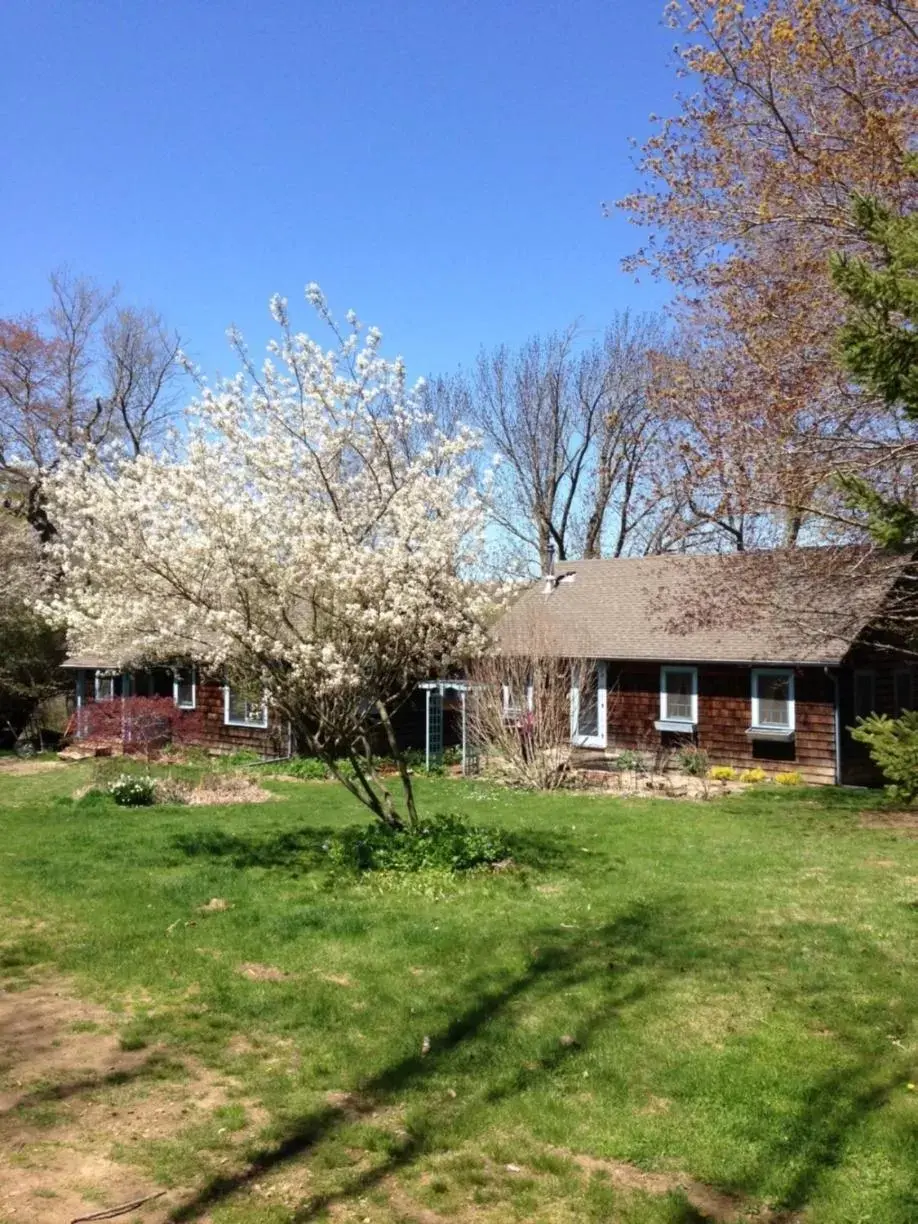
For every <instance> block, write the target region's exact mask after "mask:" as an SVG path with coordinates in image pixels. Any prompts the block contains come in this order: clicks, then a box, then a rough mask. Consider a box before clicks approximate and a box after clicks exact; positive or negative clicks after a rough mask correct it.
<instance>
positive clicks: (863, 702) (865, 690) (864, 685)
mask: <svg viewBox="0 0 918 1224" xmlns="http://www.w3.org/2000/svg"><path fill="white" fill-rule="evenodd" d="M876 689H877V675H876V672H872V671H856V672H855V673H854V717H855V718H869V717H870V715H871V714H873V713H875V711H876V705H877V693H876Z"/></svg>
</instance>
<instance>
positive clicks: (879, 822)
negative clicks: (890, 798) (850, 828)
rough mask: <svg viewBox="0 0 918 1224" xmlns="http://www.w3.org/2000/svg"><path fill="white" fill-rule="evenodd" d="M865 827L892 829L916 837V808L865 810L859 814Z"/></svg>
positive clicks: (917, 824) (917, 830)
mask: <svg viewBox="0 0 918 1224" xmlns="http://www.w3.org/2000/svg"><path fill="white" fill-rule="evenodd" d="M860 819H861V825H862V826H863V828H865V829H893V830H895V831H897V832H899V833H904V834H905V835H906V836H907V837H918V810H911V809H909V808H904V809H903V810H902V811H883V810H882V809H881V810H879V811H866V812H861V814H860Z"/></svg>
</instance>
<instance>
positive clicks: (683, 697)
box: [664, 671, 692, 722]
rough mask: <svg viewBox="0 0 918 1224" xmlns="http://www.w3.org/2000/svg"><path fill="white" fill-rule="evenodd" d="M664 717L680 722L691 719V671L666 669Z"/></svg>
mask: <svg viewBox="0 0 918 1224" xmlns="http://www.w3.org/2000/svg"><path fill="white" fill-rule="evenodd" d="M665 676H666V689H665V697H666V700H665V702H664V706H665V712H664V717H665V718H670V719H673V720H678V721H680V722H691V721H692V673H691V672H684V671H679V672H677V671H668V672H666V673H665Z"/></svg>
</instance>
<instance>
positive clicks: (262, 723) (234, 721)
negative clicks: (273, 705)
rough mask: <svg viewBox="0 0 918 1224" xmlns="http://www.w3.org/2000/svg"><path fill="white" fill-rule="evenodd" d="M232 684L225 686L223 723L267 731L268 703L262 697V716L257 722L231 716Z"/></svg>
mask: <svg viewBox="0 0 918 1224" xmlns="http://www.w3.org/2000/svg"><path fill="white" fill-rule="evenodd" d="M231 688H232V686H231V685H229V684H224V686H223V724H224V726H226V727H251V728H253V729H254V730H257V731H265V730H267V727H268V703H267V701H266V700H265V699H264V698H262V702H261V718H260V719H259V720H258V721H257V722H255V721H254V720H250V719H241V718H230V690H231Z"/></svg>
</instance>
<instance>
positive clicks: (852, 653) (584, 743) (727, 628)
mask: <svg viewBox="0 0 918 1224" xmlns="http://www.w3.org/2000/svg"><path fill="white" fill-rule="evenodd" d="M902 572H903V567H902V563H901V562H895V563H892V564H891V563H890V559H889V558H880V557H878V556H877V555H876V554H872V553H870V552H868V551H867V550H858V549H852V548H848V549H835V550H828V549H816V548H814V549H802V548H801V549H794V550H784V551H780V552H761V553H737V554H733V555H732V556H729V557H727V556H711V555H694V556H692V555H683V554H679V555H663V556H654V557H644V558H626V559H615V560H595V561H576V562H563V563H560V564H559V565H558V567H557V572H555V573H551V574H549V575H548V576H547V577H544V578H542V579H540V580H539V581H538V582H537V583H535V584H534V585H533V586H531V587H530V588H529V589H528V590H527V591H526V592H525V593H524V594H523V595H522V596H521V598H520V599H519V600H518V601H517V602H516V603H515V604H514V605H513V607H512V608H511V609H510V611H509V612H508V613H507V614H506V615H505V616H504V617H503V619H502V620H501V622H500V624H499V626H498V629H497V636H498V640H499V643H500V646H501V649H502V650H503V651H504V653H509V654H512V655H515V656H517V657H522V656H527V655H529V656H531V657H543V658H544V657H555V658H559V659H564V660H567V661H568V662H569V664H570V668H571V697H570V701H571V740H572V743H573V745H574V747H575V748H576V749H577V750H578V755H579V756H580V757H581V759H582V760H583V761H584V762H586V761H587V760H589V761H591V762H593V763H596V764H601V763H602V761H603V760H605V759H606V758H611V757H614V756H615V755H616V753H617V752H618V751H620V750H622V749H632V750H640V751H643V752H645V753H648V754H660V753H666V752H667V751H668V750H675V749H679V748H681V747H686V746H689V745H694V746H696V747H697V748H699V749H702V750H704V751H705V752H706V753H707V754H708V756H709V758H710V761H711V763H712V764H724V765H734V766H737V767H740V768H749V767H753V766H758V767H760V768H762V769H765V770H766V771H767V772H772V773H773V772H777V771H790V770H794V771H797V772H799V773H800V774H801V775H802V777H803V779H804V780H806V781H808V782H813V783H831V782H841V783H850V784H862V783H864V784H866V783H872V782H875V781H877V778H876V774H875V771H874V769H873V767H872V765H871V762H870V760H869V756H868V754H867V751H866V748H865V747H864V745H861V744H858V743H857V742H856V741H854V740H853V739H852V737H851V735H850V731H849V728H850V727H851V726H852V724H853V723H854V722H855V720H856V718H858V717H860V716H865V715H868V714H870V713H871V712H873V711H876V712H878V713H888V714H891V715H892V714H897V713H899V712H901V710H902V709H905V708H913V707H914V706H915V704H916V699H918V691H916V675H918V671H916V669H915V668H914V667H913V665H912V662H911V658H912V656H910V654H909V653H908V651H907V650H905V649H904V648H903V647H902V646H901V644H900V645H899V646H897V645H896V644H895V643H894V641H893V640H892V639H891V637H890V635H889V631H888V630H883V629H882V628H881V624H882V621H883V613H884V609H885V608H886V607H887V606H888V604H889V601H890V599H891V597H892V595H893V592H894V590H895V589H896V585H897V582H898V581H899V579H900V578H901V575H902ZM529 699H530V700H531V696H530V698H529ZM520 700H526V698H523V697H521V695H510V696H509V697H508V701H514V702H519V701H520Z"/></svg>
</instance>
